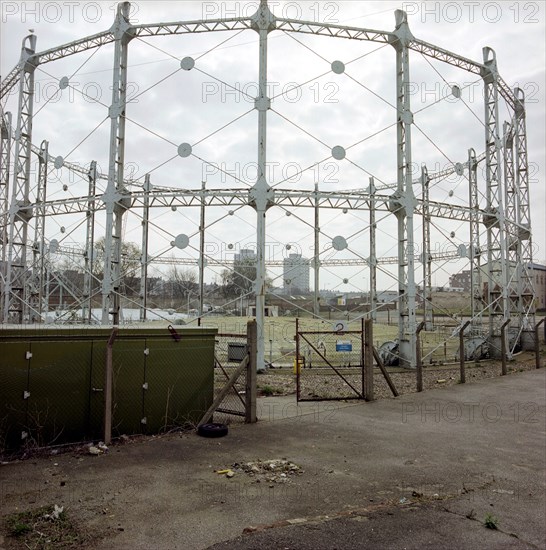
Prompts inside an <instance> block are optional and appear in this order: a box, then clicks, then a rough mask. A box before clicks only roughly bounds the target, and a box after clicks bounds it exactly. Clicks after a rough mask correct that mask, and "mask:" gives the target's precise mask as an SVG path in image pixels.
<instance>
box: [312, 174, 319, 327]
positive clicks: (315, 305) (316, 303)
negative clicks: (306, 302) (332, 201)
mask: <svg viewBox="0 0 546 550" xmlns="http://www.w3.org/2000/svg"><path fill="white" fill-rule="evenodd" d="M314 232H315V243H314V260H313V273H314V276H315V282H314V291H313V316H314V318H315V319H318V318H319V317H320V302H319V300H320V288H319V285H320V279H319V276H320V225H319V196H318V183H315V229H314Z"/></svg>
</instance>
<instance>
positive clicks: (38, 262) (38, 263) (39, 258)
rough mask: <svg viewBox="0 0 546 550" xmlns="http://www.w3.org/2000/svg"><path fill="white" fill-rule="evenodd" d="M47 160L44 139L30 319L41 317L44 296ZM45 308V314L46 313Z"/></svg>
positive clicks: (38, 195)
mask: <svg viewBox="0 0 546 550" xmlns="http://www.w3.org/2000/svg"><path fill="white" fill-rule="evenodd" d="M48 161H49V143H48V142H47V141H46V140H44V141H42V144H41V145H40V153H39V154H38V185H37V190H36V211H35V214H34V215H35V217H36V223H35V225H34V244H33V245H32V277H31V279H30V280H31V285H30V297H29V300H30V319H29V320H30V321H31V320H32V317H34V316H36V317H37V318H38V319H37V320H38V321H40V320H41V318H42V310H43V296H44V264H45V220H46V212H45V206H44V204H45V201H46V198H47V163H48ZM47 313H48V312H47V310H46V314H47Z"/></svg>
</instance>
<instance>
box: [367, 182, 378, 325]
mask: <svg viewBox="0 0 546 550" xmlns="http://www.w3.org/2000/svg"><path fill="white" fill-rule="evenodd" d="M374 182H375V180H374V178H373V177H370V200H369V202H368V207H369V212H370V262H369V265H370V299H369V300H368V301H369V302H370V311H371V315H370V319H371V320H372V321H374V322H375V321H376V320H377V249H376V229H377V225H376V223H375V183H374Z"/></svg>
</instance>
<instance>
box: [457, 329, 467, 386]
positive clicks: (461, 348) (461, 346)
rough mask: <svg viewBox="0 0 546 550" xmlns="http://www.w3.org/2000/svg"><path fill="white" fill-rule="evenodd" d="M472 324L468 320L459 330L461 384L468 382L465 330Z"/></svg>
mask: <svg viewBox="0 0 546 550" xmlns="http://www.w3.org/2000/svg"><path fill="white" fill-rule="evenodd" d="M469 324H470V321H467V322H466V323H465V324H464V325H463V326H462V327H461V330H460V331H459V373H460V374H459V376H460V382H461V384H464V383H465V382H466V372H465V368H464V367H465V365H464V361H465V357H464V331H465V330H466V327H467V326H468V325H469Z"/></svg>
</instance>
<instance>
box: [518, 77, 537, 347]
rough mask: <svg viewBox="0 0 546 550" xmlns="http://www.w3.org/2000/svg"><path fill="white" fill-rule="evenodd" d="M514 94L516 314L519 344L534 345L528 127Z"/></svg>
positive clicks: (522, 97) (521, 103)
mask: <svg viewBox="0 0 546 550" xmlns="http://www.w3.org/2000/svg"><path fill="white" fill-rule="evenodd" d="M514 95H515V96H516V109H515V134H516V158H517V167H516V190H517V208H516V222H517V224H518V228H519V232H518V239H517V243H518V252H517V254H518V257H519V259H520V262H519V267H520V270H521V271H520V276H519V278H518V306H517V307H518V314H519V316H520V319H521V330H522V334H521V344H522V347H523V349H525V350H530V349H533V346H534V343H535V342H534V340H535V308H536V304H535V290H534V285H533V276H532V273H531V266H532V264H533V241H532V234H531V207H530V200H529V165H528V160H527V128H526V117H525V94H524V93H523V90H521V89H520V88H515V89H514Z"/></svg>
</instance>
